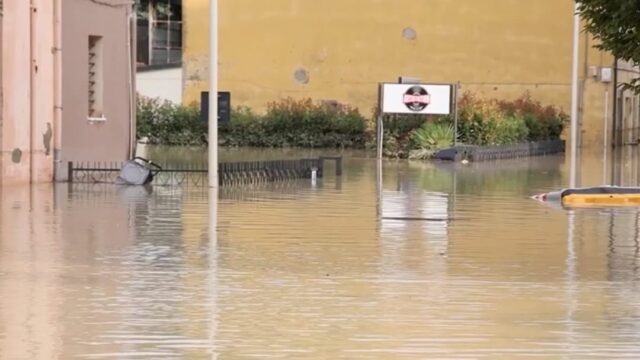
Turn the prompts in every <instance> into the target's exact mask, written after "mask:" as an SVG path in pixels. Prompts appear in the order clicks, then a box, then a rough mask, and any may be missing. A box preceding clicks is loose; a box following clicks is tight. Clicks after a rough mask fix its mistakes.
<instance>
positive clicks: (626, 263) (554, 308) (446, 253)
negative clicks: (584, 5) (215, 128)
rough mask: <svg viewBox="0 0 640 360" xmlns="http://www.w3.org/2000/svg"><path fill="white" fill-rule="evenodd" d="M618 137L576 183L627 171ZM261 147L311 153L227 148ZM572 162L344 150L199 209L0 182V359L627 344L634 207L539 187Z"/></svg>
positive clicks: (636, 245)
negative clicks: (329, 164) (582, 201)
mask: <svg viewBox="0 0 640 360" xmlns="http://www.w3.org/2000/svg"><path fill="white" fill-rule="evenodd" d="M625 151H626V152H624V153H620V154H617V155H616V157H614V158H612V159H608V164H607V165H606V167H605V168H603V161H602V158H601V157H600V156H599V155H597V154H585V155H584V157H583V160H582V171H581V175H580V180H581V183H582V185H600V184H602V182H603V179H605V181H607V182H608V181H614V182H616V183H618V184H623V185H638V183H639V176H640V172H639V170H638V164H639V161H638V154H637V149H631V150H625ZM256 153H262V156H263V158H269V157H270V156H273V157H275V158H284V157H285V156H286V157H294V158H299V157H307V156H313V155H314V154H316V153H314V152H306V153H295V152H294V153H288V154H286V155H283V153H281V152H273V153H266V152H264V151H257V152H253V153H247V152H238V151H236V152H227V153H225V154H223V157H222V160H224V158H225V157H226V158H227V159H234V160H235V159H241V158H246V157H248V156H254V155H255V154H256ZM320 153H321V152H320ZM269 154H271V155H269ZM189 156H193V155H189ZM166 159H167V160H166V161H179V160H180V159H171V158H170V156H169V155H167V158H166ZM194 161H197V159H196V160H194ZM568 162H569V161H568V159H565V157H564V156H551V157H541V158H532V159H519V160H508V161H500V162H487V163H477V164H469V165H466V166H465V165H462V164H436V163H423V162H408V161H386V162H385V163H384V171H383V174H382V180H383V181H382V185H383V186H382V189H379V188H378V186H377V167H376V165H377V162H376V161H375V160H373V159H370V158H366V157H364V156H362V154H356V153H353V154H345V162H344V175H343V176H342V177H341V178H336V177H335V176H333V173H332V171H330V170H329V171H327V173H328V174H327V175H326V177H325V178H324V179H322V180H321V181H319V182H318V183H317V184H316V185H312V184H311V183H310V182H309V181H291V182H285V183H273V184H269V185H261V186H236V187H229V188H222V189H221V190H220V193H219V199H220V200H219V201H218V203H217V204H214V206H212V207H211V208H210V203H209V197H210V194H209V192H208V190H207V189H203V188H198V187H192V188H164V187H155V188H153V189H152V190H150V191H147V190H145V189H144V188H135V187H133V188H124V189H123V188H117V187H115V186H113V185H107V184H95V185H89V184H72V185H67V184H57V185H55V186H53V185H41V186H36V187H33V188H28V187H18V188H10V187H6V188H0V191H2V193H1V194H0V200H1V201H0V294H1V296H0V359H3V360H4V359H11V360H14V359H76V358H77V359H210V358H219V359H248V358H257V359H263V358H280V359H335V358H339V359H485V358H487V359H488V358H505V359H528V358H567V359H588V358H593V359H602V358H607V359H615V358H629V359H637V358H640V227H639V224H640V209H637V208H619V209H581V210H565V209H560V208H554V207H551V206H547V205H544V204H540V203H537V202H535V201H532V200H531V199H530V198H529V197H530V196H531V195H534V194H536V193H540V192H543V191H549V190H556V189H560V188H562V187H563V186H565V185H566V184H567V183H568V178H569V174H568V171H567V169H568ZM380 190H381V191H380ZM216 213H217V216H215V215H216ZM212 214H213V215H214V216H210V215H212ZM378 214H381V215H382V217H383V218H385V219H383V220H379V219H378ZM212 218H213V219H216V218H217V232H216V233H213V234H211V233H210V231H209V227H210V221H211V219H212ZM398 218H411V219H413V220H410V221H407V220H399V219H398ZM420 218H429V219H431V220H433V221H422V220H419V219H420Z"/></svg>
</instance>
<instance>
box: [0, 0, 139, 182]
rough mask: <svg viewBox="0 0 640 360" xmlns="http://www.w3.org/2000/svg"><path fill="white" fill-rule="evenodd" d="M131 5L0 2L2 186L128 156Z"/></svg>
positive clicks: (131, 134)
mask: <svg viewBox="0 0 640 360" xmlns="http://www.w3.org/2000/svg"><path fill="white" fill-rule="evenodd" d="M132 12H133V1H131V0H0V45H1V47H0V48H1V50H0V83H1V85H2V86H1V90H0V113H1V117H0V186H6V185H10V184H18V183H29V182H31V183H37V182H50V181H53V180H54V179H57V180H65V177H66V172H65V171H64V169H65V168H66V163H67V161H79V160H84V161H88V160H90V161H114V160H124V159H126V158H129V157H130V154H131V153H132V147H133V144H134V143H135V125H134V120H133V119H134V118H135V91H134V89H135V84H134V75H135V66H134V64H135V51H132V48H133V46H135V41H134V40H135V30H134V27H133V25H134V16H133V15H132Z"/></svg>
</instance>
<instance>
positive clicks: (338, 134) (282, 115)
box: [137, 96, 370, 148]
mask: <svg viewBox="0 0 640 360" xmlns="http://www.w3.org/2000/svg"><path fill="white" fill-rule="evenodd" d="M219 126H220V127H219V132H218V134H219V139H218V140H219V143H220V145H223V146H225V145H226V146H258V147H288V146H291V147H310V148H313V147H342V148H344V147H352V148H360V147H363V146H364V145H365V143H366V141H367V139H368V137H370V132H369V131H368V130H367V121H366V119H365V118H364V117H363V116H362V115H360V113H358V111H357V110H356V109H353V108H350V107H348V106H342V105H337V106H335V107H331V106H326V105H321V104H314V103H313V102H312V101H311V100H310V99H304V100H292V99H285V100H282V101H280V102H273V103H270V104H269V106H268V109H267V112H266V114H264V115H259V114H256V113H254V112H252V111H251V109H249V108H247V107H239V108H236V109H233V110H232V112H231V121H230V122H229V123H223V124H220V125H219ZM137 135H138V138H142V137H147V138H148V139H149V142H150V143H152V144H163V145H202V144H205V143H206V142H207V125H206V124H205V123H203V122H201V120H200V109H199V107H197V106H195V105H193V106H183V105H175V104H172V103H170V102H167V101H165V102H163V101H160V100H158V99H149V98H145V97H141V96H139V97H138V114H137Z"/></svg>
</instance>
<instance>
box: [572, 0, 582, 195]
mask: <svg viewBox="0 0 640 360" xmlns="http://www.w3.org/2000/svg"><path fill="white" fill-rule="evenodd" d="M579 41H580V13H579V12H578V3H576V4H575V7H574V15H573V61H572V67H573V68H572V71H571V177H570V187H572V188H573V187H575V186H576V178H577V157H578V56H579V53H578V52H579V50H580V43H579Z"/></svg>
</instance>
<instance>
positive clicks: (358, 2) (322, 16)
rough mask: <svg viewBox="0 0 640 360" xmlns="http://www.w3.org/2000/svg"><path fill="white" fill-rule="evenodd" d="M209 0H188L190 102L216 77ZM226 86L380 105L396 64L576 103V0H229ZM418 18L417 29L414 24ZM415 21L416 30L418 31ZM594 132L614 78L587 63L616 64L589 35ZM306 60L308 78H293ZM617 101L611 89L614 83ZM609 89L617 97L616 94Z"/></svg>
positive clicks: (255, 101) (237, 92)
mask: <svg viewBox="0 0 640 360" xmlns="http://www.w3.org/2000/svg"><path fill="white" fill-rule="evenodd" d="M208 3H209V1H208V0H184V1H183V16H184V22H185V24H184V31H185V34H184V72H185V73H184V75H185V76H184V93H183V100H184V102H185V103H191V102H194V101H198V99H199V93H200V91H202V90H205V89H206V88H207V81H208V65H207V62H208V31H209V26H208V13H209V9H208ZM219 3H220V4H219V11H220V15H219V18H220V27H219V31H220V35H219V39H220V40H219V41H220V60H219V61H220V62H219V70H220V88H221V90H228V91H231V92H232V103H233V105H246V106H250V107H251V108H254V109H256V110H263V109H264V108H265V105H266V104H267V103H268V102H269V101H273V100H278V99H280V98H283V97H288V96H291V97H295V98H300V97H311V98H313V99H314V100H329V99H331V100H338V101H340V102H343V103H348V104H351V105H353V106H356V107H358V108H359V109H360V110H361V112H362V113H363V114H366V115H370V114H371V111H372V109H373V108H374V106H375V105H376V102H377V84H378V83H379V82H384V81H390V82H394V81H397V78H398V76H400V75H404V76H412V77H418V78H420V79H421V80H422V81H423V82H438V83H441V82H456V81H460V82H461V83H462V86H463V90H473V91H476V92H479V93H481V94H483V95H486V96H491V97H498V98H513V97H517V96H520V95H522V94H523V93H524V92H525V91H529V92H530V93H531V95H532V96H534V97H535V98H536V99H539V100H541V101H542V102H544V103H549V104H555V105H558V106H560V107H562V108H563V109H564V110H565V111H566V112H569V110H570V98H571V96H570V90H571V87H570V81H571V42H572V27H573V18H572V15H573V1H571V0H536V1H522V0H483V1H478V0H430V1H426V0H424V1H414V2H411V3H410V4H408V3H403V2H399V1H397V0H368V1H367V0H323V1H310V0H271V1H249V0H220V1H219ZM405 29H412V30H413V31H414V32H415V38H413V39H412V38H411V37H410V36H409V37H407V36H404V35H405ZM409 32H411V31H409ZM581 42H582V44H581V59H580V64H581V71H580V73H581V78H582V79H583V80H585V79H586V80H585V81H584V94H583V98H584V103H583V107H584V109H583V110H584V118H583V124H584V128H583V129H584V131H583V139H584V141H585V144H588V145H598V144H600V143H601V141H602V131H603V116H604V102H605V101H604V96H605V88H609V89H612V86H611V84H602V83H600V82H599V81H597V80H596V79H594V78H590V77H588V75H587V74H588V66H589V65H596V66H607V67H611V66H612V65H613V58H612V57H611V56H609V55H606V54H603V53H601V52H599V51H597V50H593V49H591V45H592V43H591V42H590V41H589V40H588V36H587V35H583V36H582V41H581ZM298 70H304V71H306V72H307V74H308V83H302V82H300V81H298V80H296V78H295V73H296V71H298ZM610 94H611V101H612V98H613V96H612V92H611V91H610ZM611 101H610V104H611Z"/></svg>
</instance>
